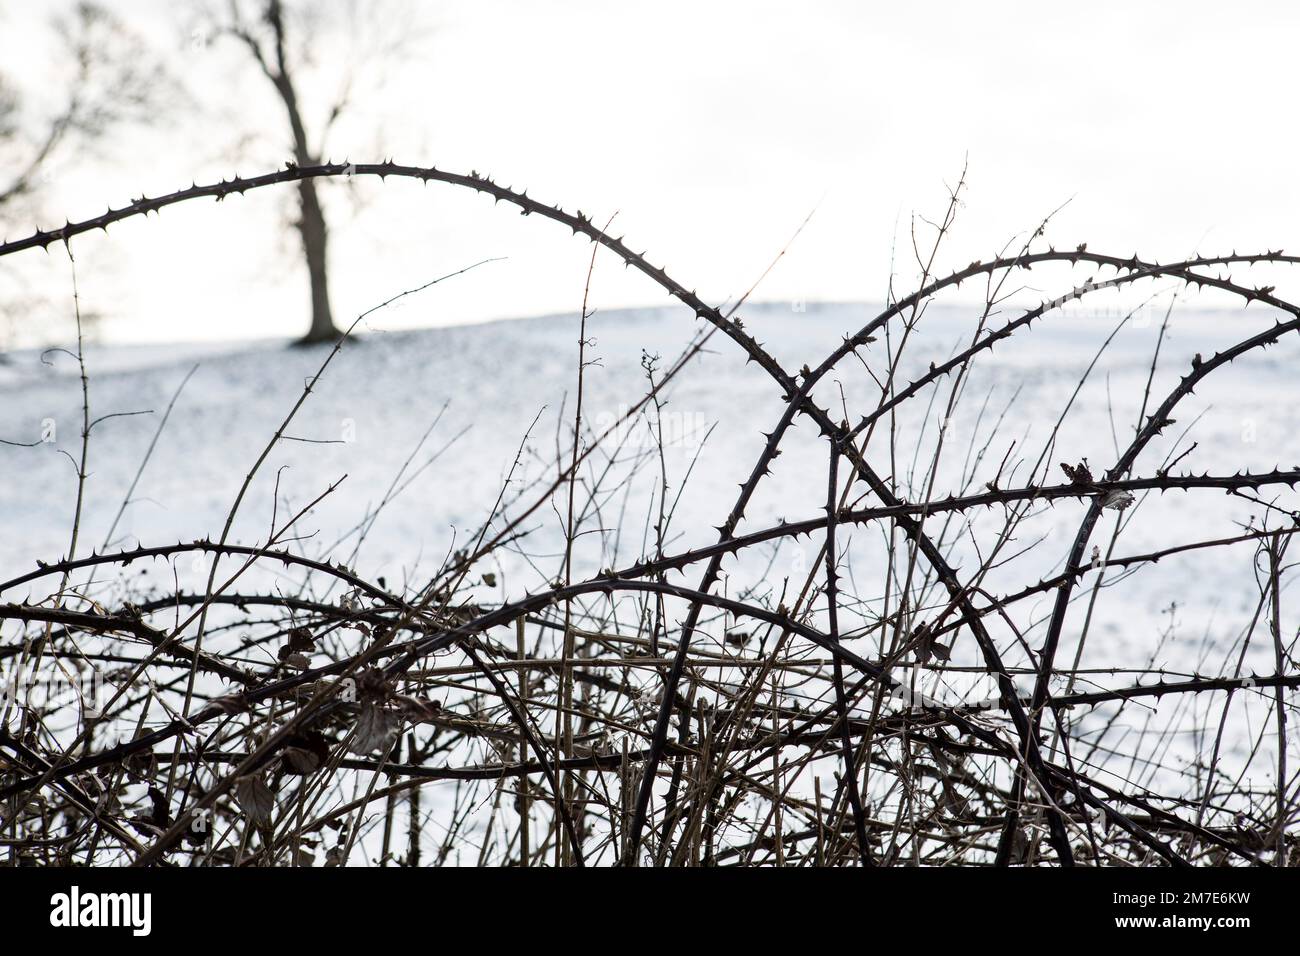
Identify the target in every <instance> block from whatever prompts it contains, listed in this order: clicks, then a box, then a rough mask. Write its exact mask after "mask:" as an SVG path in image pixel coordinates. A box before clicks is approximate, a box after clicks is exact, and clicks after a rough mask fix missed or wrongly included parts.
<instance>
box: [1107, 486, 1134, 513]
mask: <svg viewBox="0 0 1300 956" xmlns="http://www.w3.org/2000/svg"><path fill="white" fill-rule="evenodd" d="M1132 503H1133V496H1132V495H1131V494H1129V493H1128V492H1127V491H1125V490H1124V489H1122V488H1116V489H1115V490H1114V491H1112V492H1110V493H1109V494H1108V495H1106V498H1105V500H1104V501H1102V503H1101V506H1102V507H1103V508H1110V509H1111V510H1113V511H1123V510H1124V509H1125V508H1127V507H1128V506H1129V505H1131V504H1132Z"/></svg>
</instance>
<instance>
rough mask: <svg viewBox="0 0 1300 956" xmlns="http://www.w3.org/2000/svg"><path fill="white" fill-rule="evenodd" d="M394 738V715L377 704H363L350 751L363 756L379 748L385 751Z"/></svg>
mask: <svg viewBox="0 0 1300 956" xmlns="http://www.w3.org/2000/svg"><path fill="white" fill-rule="evenodd" d="M395 736H397V717H396V715H395V714H393V713H392V712H391V711H388V710H386V709H385V708H383V707H380V706H379V705H378V704H364V705H363V706H362V708H361V713H360V715H358V717H357V723H356V732H355V733H354V735H353V737H352V747H351V750H352V752H353V753H354V754H363V755H364V754H368V753H372V752H374V751H375V750H379V749H380V748H383V749H387V748H388V747H389V746H390V745H391V744H392V742H393V738H394V737H395Z"/></svg>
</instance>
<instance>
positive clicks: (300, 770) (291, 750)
mask: <svg viewBox="0 0 1300 956" xmlns="http://www.w3.org/2000/svg"><path fill="white" fill-rule="evenodd" d="M319 766H320V758H319V757H317V756H316V755H315V754H314V753H312V752H311V751H310V750H307V749H306V748H304V747H285V748H284V767H285V770H286V771H287V772H289V773H293V774H300V775H302V776H306V775H307V774H310V773H315V772H316V768H317V767H319Z"/></svg>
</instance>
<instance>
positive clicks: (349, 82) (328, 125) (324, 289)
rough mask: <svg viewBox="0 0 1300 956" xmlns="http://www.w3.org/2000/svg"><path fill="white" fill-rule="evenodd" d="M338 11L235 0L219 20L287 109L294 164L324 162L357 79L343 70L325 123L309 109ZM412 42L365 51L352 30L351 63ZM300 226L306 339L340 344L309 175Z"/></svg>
mask: <svg viewBox="0 0 1300 956" xmlns="http://www.w3.org/2000/svg"><path fill="white" fill-rule="evenodd" d="M337 13H338V10H337V9H336V7H335V5H323V4H319V3H304V4H299V5H292V6H287V5H286V4H284V3H282V2H281V0H258V2H257V4H256V9H255V10H254V11H251V12H250V11H248V10H246V9H245V8H244V5H242V4H241V3H239V2H238V0H230V3H229V6H228V13H227V15H226V17H225V18H224V19H218V20H217V22H216V23H215V24H214V32H215V34H216V35H218V36H229V37H232V38H234V39H235V40H236V41H238V42H239V44H240V45H242V46H243V47H244V49H245V50H246V51H247V52H248V53H249V55H250V56H251V58H252V60H253V62H254V63H255V64H256V65H257V67H258V69H259V70H260V71H261V73H262V75H263V76H264V77H265V78H266V79H267V80H268V81H269V82H270V85H271V87H272V89H273V90H274V91H275V96H276V98H277V99H278V100H279V103H280V105H281V106H282V107H283V108H284V116H285V119H286V120H287V121H288V126H289V138H290V140H291V147H292V151H293V162H294V164H295V165H297V166H314V165H317V164H319V163H320V162H321V161H322V158H323V157H324V155H325V146H326V143H327V141H328V139H329V135H330V132H331V131H332V130H333V128H334V127H335V124H336V123H337V122H338V120H339V119H340V118H341V117H342V116H343V114H344V113H345V112H346V110H347V108H348V106H349V105H350V103H351V98H352V94H353V89H354V83H353V80H354V78H355V77H354V74H353V72H352V69H351V67H350V66H349V67H348V68H345V69H344V70H342V71H341V73H342V74H343V80H342V82H341V84H340V85H339V87H338V90H337V93H336V94H335V97H334V99H333V101H332V102H331V103H330V104H329V105H328V108H327V110H326V112H325V115H324V118H323V120H322V121H321V122H320V123H319V125H317V126H315V128H313V124H312V123H310V122H309V120H308V119H307V112H308V110H307V108H306V107H305V106H304V102H303V96H302V90H303V89H306V88H307V86H305V85H304V83H305V81H304V80H303V76H304V75H305V74H306V73H307V72H308V70H309V69H310V67H311V65H312V63H311V51H312V47H313V45H314V43H315V42H316V41H317V40H319V39H320V37H319V36H318V34H319V33H321V32H322V29H323V28H322V24H323V21H325V20H326V19H327V18H328V16H329V15H332V14H337ZM369 14H370V16H369V17H368V18H367V19H369V20H371V21H374V20H375V19H380V18H378V17H377V14H376V11H374V10H370V11H369ZM343 20H344V21H345V22H347V23H348V24H349V26H350V27H355V26H356V25H357V24H358V22H359V20H360V17H359V14H358V11H357V9H356V8H355V7H352V6H349V7H348V9H347V11H346V12H345V15H344V17H343ZM407 39H409V36H408V37H401V36H399V37H396V38H390V39H389V40H388V42H386V43H384V44H382V45H377V46H375V48H374V49H363V48H362V47H363V46H364V44H361V43H357V42H356V38H355V36H353V35H351V34H350V35H349V46H350V47H351V49H350V50H349V53H350V56H349V58H348V59H349V61H350V63H356V62H359V61H369V62H370V63H371V64H374V63H377V62H382V61H385V60H390V59H391V58H393V57H394V56H396V55H397V54H399V53H400V52H401V48H402V47H403V46H404V44H405V42H406V40H407ZM293 226H294V229H295V230H296V231H297V233H298V236H299V238H300V239H301V240H302V251H303V256H304V258H305V259H306V261H307V274H308V278H309V281H310V285H311V325H310V327H309V328H308V331H307V334H306V336H304V337H303V339H302V342H303V343H305V344H309V343H314V342H327V341H332V340H334V339H337V338H338V337H339V334H340V333H339V329H338V327H337V326H336V325H335V323H334V315H333V311H332V309H331V307H330V292H329V226H328V224H327V222H326V218H325V211H324V208H323V207H322V204H321V200H320V195H319V191H318V186H317V183H316V181H315V180H314V179H303V180H302V181H301V182H300V183H299V185H298V217H297V219H296V220H295V221H294V223H293Z"/></svg>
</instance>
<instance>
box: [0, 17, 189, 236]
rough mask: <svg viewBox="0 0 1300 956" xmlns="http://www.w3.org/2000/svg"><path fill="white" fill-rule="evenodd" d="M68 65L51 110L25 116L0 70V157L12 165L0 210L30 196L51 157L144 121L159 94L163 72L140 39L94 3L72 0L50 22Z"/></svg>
mask: <svg viewBox="0 0 1300 956" xmlns="http://www.w3.org/2000/svg"><path fill="white" fill-rule="evenodd" d="M54 28H55V30H56V31H57V32H58V34H59V37H60V40H61V43H62V47H63V53H64V54H65V57H64V59H65V61H66V62H69V63H71V64H72V75H71V76H70V77H68V79H67V81H66V88H65V89H64V91H63V92H62V93H61V98H60V103H59V106H58V108H57V109H56V110H55V111H53V112H52V113H49V114H46V115H41V116H28V115H25V113H27V112H32V111H27V110H25V109H24V106H25V102H24V100H25V97H24V90H23V89H22V87H21V86H19V85H18V84H17V83H16V82H15V81H14V80H13V79H11V78H9V77H6V76H3V75H0V160H2V161H3V164H4V165H5V166H6V167H8V168H9V169H12V170H14V171H13V172H11V173H10V174H8V175H7V176H6V177H4V178H2V179H0V210H3V209H5V208H6V207H10V206H12V205H13V204H15V203H16V202H17V201H18V200H20V199H24V198H35V197H36V196H37V194H38V193H39V192H40V187H41V185H42V183H41V180H42V178H43V174H44V173H46V172H47V171H48V168H49V165H50V164H51V163H52V162H53V161H54V160H55V159H56V158H57V157H58V156H59V154H60V153H61V152H62V151H64V150H67V149H69V148H71V147H72V146H73V145H78V146H80V147H82V148H85V147H87V146H90V145H93V144H96V143H99V142H101V141H102V140H104V138H105V137H107V136H108V134H109V133H110V132H111V131H113V130H114V129H118V128H120V127H122V126H123V125H126V124H129V123H139V122H145V121H148V120H149V119H150V118H151V117H152V116H154V115H156V111H157V109H158V107H159V106H160V105H161V104H162V102H163V100H164V99H165V89H166V86H167V78H166V74H165V72H164V70H163V67H162V65H161V63H160V62H159V61H158V60H157V59H156V58H155V57H154V56H152V54H151V51H150V50H149V49H148V47H147V45H146V44H145V42H144V41H143V40H142V39H141V38H140V37H139V36H138V35H137V34H135V33H133V32H132V31H130V30H129V29H127V28H126V27H125V26H124V25H123V24H122V23H121V22H120V21H119V20H118V19H117V18H116V17H114V16H113V15H112V14H110V13H109V12H108V11H107V10H105V9H104V8H103V7H102V6H100V5H99V4H97V3H90V2H82V3H78V4H77V5H76V7H75V8H74V10H73V13H72V16H71V17H70V18H66V19H60V20H56V21H55V22H54Z"/></svg>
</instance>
